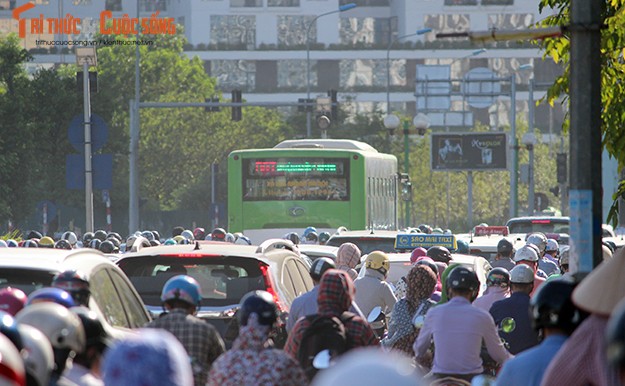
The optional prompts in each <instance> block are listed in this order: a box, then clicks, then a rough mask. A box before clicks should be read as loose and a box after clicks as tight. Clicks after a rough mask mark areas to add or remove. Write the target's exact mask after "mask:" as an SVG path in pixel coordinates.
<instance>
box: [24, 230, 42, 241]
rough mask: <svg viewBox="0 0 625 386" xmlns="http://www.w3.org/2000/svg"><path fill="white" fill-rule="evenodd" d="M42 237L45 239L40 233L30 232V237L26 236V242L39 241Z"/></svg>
mask: <svg viewBox="0 0 625 386" xmlns="http://www.w3.org/2000/svg"><path fill="white" fill-rule="evenodd" d="M42 237H43V235H42V234H41V233H40V232H38V231H30V232H28V236H26V240H30V239H37V240H39V239H40V238H42Z"/></svg>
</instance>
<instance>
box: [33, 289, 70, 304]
mask: <svg viewBox="0 0 625 386" xmlns="http://www.w3.org/2000/svg"><path fill="white" fill-rule="evenodd" d="M40 302H52V303H56V304H60V305H62V306H63V307H65V308H70V307H74V306H76V305H77V304H76V302H75V301H74V298H72V295H70V293H69V292H67V291H65V290H62V289H60V288H55V287H44V288H39V289H38V290H36V291H33V292H31V294H30V295H28V299H27V300H26V306H29V305H31V304H35V303H40Z"/></svg>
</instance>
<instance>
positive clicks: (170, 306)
mask: <svg viewBox="0 0 625 386" xmlns="http://www.w3.org/2000/svg"><path fill="white" fill-rule="evenodd" d="M201 293H202V291H201V290H200V285H199V284H198V282H197V281H196V280H195V279H194V278H192V277H191V276H186V275H177V276H174V277H172V278H171V279H169V280H167V282H166V283H165V285H164V286H163V291H162V293H161V301H162V302H163V308H164V309H165V310H166V311H167V314H166V315H163V316H161V317H160V318H158V319H155V320H153V321H152V322H150V323H148V324H147V325H146V327H148V328H160V329H164V330H167V331H169V332H170V333H172V334H173V335H174V336H175V337H176V338H177V339H178V340H179V341H180V343H182V346H183V347H184V348H185V350H187V353H188V354H189V358H190V360H191V366H192V369H193V379H194V380H195V384H196V385H204V384H206V380H207V376H208V370H209V369H210V366H211V364H212V363H213V361H214V360H215V359H217V357H218V356H219V355H221V354H222V353H223V352H224V351H225V346H224V342H223V340H222V338H221V337H220V336H219V333H218V332H217V330H216V329H215V327H213V326H212V325H211V324H209V323H206V322H205V321H204V320H202V319H200V318H197V317H195V316H194V314H195V313H196V311H197V309H198V308H199V306H200V301H201V299H202V296H201Z"/></svg>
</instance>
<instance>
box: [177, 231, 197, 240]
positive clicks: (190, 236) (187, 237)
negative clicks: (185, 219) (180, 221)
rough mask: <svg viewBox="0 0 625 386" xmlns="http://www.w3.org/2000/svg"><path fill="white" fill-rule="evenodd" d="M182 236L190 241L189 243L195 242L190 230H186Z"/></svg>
mask: <svg viewBox="0 0 625 386" xmlns="http://www.w3.org/2000/svg"><path fill="white" fill-rule="evenodd" d="M180 236H182V237H184V238H185V239H187V240H189V241H193V239H194V238H193V232H191V231H190V230H188V229H185V230H183V231H182V233H181V234H180Z"/></svg>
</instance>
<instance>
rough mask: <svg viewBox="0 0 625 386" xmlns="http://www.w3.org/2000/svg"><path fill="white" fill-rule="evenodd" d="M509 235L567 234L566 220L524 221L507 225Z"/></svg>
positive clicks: (567, 223)
mask: <svg viewBox="0 0 625 386" xmlns="http://www.w3.org/2000/svg"><path fill="white" fill-rule="evenodd" d="M508 228H509V229H510V233H533V232H542V233H569V222H568V221H567V220H548V219H547V220H542V219H540V220H539V219H536V220H526V221H512V222H510V223H508Z"/></svg>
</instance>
